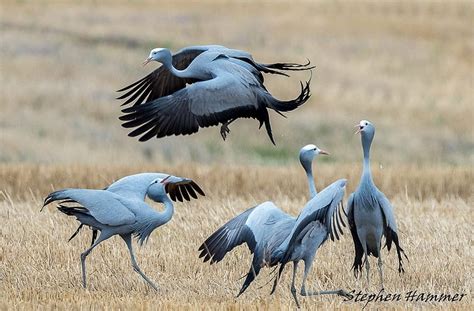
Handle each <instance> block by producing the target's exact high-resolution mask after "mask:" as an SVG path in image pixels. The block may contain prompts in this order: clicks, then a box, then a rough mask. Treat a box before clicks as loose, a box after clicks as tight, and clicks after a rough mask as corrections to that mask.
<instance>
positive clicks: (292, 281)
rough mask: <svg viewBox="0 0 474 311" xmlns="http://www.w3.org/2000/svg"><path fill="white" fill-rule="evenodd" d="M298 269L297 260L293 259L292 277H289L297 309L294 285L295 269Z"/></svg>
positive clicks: (297, 303)
mask: <svg viewBox="0 0 474 311" xmlns="http://www.w3.org/2000/svg"><path fill="white" fill-rule="evenodd" d="M297 269H298V261H293V278H292V279H291V294H292V295H293V298H294V299H295V302H296V306H297V307H298V309H299V308H300V303H299V302H298V298H297V297H296V287H295V278H296V270H297Z"/></svg>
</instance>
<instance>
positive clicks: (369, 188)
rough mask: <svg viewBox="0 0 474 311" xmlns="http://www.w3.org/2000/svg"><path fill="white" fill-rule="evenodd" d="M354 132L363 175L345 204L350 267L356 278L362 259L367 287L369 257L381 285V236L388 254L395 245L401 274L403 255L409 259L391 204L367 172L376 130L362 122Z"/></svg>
mask: <svg viewBox="0 0 474 311" xmlns="http://www.w3.org/2000/svg"><path fill="white" fill-rule="evenodd" d="M356 127H357V128H358V129H357V131H356V134H357V133H360V135H361V141H362V150H363V154H364V161H363V170H362V176H361V178H360V183H359V186H358V187H357V189H356V191H355V192H353V193H352V194H351V195H350V196H349V199H348V202H347V208H348V210H347V216H348V221H349V227H350V230H351V235H352V239H353V240H354V249H355V258H354V263H353V265H352V269H353V270H354V276H355V277H356V278H357V277H358V276H359V274H360V272H361V271H362V257H363V256H365V268H366V270H367V286H369V256H370V255H373V256H374V257H375V258H378V269H379V275H380V284H381V287H382V289H383V288H384V285H383V270H382V265H383V263H382V254H381V252H380V248H381V241H382V236H385V245H386V246H387V250H388V251H390V249H391V247H392V242H393V243H395V247H396V249H397V255H398V272H399V273H402V272H404V269H403V259H402V254H403V255H404V256H405V258H406V259H407V260H408V257H407V255H406V254H405V252H404V250H403V248H402V247H401V246H400V242H399V240H398V233H397V223H396V221H395V215H394V214H393V210H392V205H391V204H390V201H389V200H388V199H387V197H386V196H385V195H384V194H383V193H382V192H381V191H380V190H379V189H378V188H377V186H375V184H374V181H373V180H372V173H371V170H370V145H371V144H372V140H373V139H374V135H375V127H374V126H373V125H372V123H370V122H369V121H366V120H362V121H360V123H359V124H358V125H356Z"/></svg>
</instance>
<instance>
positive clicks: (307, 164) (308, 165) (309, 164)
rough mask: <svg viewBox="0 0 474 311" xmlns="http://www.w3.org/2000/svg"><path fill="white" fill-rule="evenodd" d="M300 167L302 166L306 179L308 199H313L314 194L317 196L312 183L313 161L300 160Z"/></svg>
mask: <svg viewBox="0 0 474 311" xmlns="http://www.w3.org/2000/svg"><path fill="white" fill-rule="evenodd" d="M300 163H301V166H303V169H304V171H305V172H306V178H307V179H308V187H309V196H310V198H314V197H315V196H316V194H318V192H317V190H316V185H315V183H314V177H313V159H311V160H310V159H308V158H306V159H303V158H300Z"/></svg>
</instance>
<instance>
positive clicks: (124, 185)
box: [105, 173, 205, 202]
mask: <svg viewBox="0 0 474 311" xmlns="http://www.w3.org/2000/svg"><path fill="white" fill-rule="evenodd" d="M167 177H168V181H169V183H168V184H167V185H166V187H165V190H166V192H167V193H168V194H169V195H170V198H171V199H172V200H173V201H176V200H178V201H180V202H183V198H184V199H185V200H186V201H190V200H191V197H192V198H194V199H197V194H200V195H202V196H204V195H205V194H204V191H202V189H201V188H200V187H199V185H198V184H196V182H194V181H193V180H192V179H188V178H182V177H176V176H171V175H169V174H164V173H140V174H134V175H130V176H125V177H123V178H121V179H119V180H117V181H116V182H114V183H112V184H111V185H110V186H108V187H107V188H105V190H107V191H110V192H113V193H115V194H117V195H119V196H122V197H125V198H134V199H137V200H142V201H143V200H145V196H146V193H147V190H148V187H149V186H150V184H151V182H152V181H154V180H155V179H164V178H167ZM196 193H197V194H196Z"/></svg>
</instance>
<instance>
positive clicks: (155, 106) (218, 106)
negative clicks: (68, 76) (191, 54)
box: [120, 61, 268, 141]
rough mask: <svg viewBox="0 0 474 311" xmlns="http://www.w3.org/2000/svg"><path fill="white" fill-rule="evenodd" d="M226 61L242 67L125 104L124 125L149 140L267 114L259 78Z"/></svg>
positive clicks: (141, 138) (141, 139)
mask: <svg viewBox="0 0 474 311" xmlns="http://www.w3.org/2000/svg"><path fill="white" fill-rule="evenodd" d="M221 64H222V63H221ZM223 64H226V66H231V67H233V68H234V69H235V70H239V74H229V73H223V74H221V75H219V76H216V77H215V78H214V79H211V80H206V81H200V82H196V83H193V84H191V85H189V86H188V87H186V88H184V89H182V90H179V91H177V92H176V93H173V94H172V95H168V96H165V97H161V98H158V99H156V100H154V101H152V102H148V103H146V104H144V105H139V106H134V107H129V108H126V109H124V110H122V112H124V113H125V114H124V115H122V116H121V117H120V120H122V121H124V123H123V124H122V126H123V127H126V128H134V127H136V129H135V130H133V131H132V132H130V133H129V136H132V137H135V136H139V135H141V137H140V139H139V140H140V141H146V140H149V139H150V138H152V137H155V136H156V137H158V138H160V137H164V136H171V135H187V134H192V133H196V132H197V131H198V130H199V128H203V127H209V126H215V125H218V124H219V123H224V122H226V121H228V120H231V119H236V118H242V117H247V118H249V117H253V118H257V117H259V115H258V114H259V113H262V112H263V113H266V116H267V118H268V113H267V111H266V108H265V107H263V109H261V108H260V109H261V110H262V112H260V111H259V105H258V104H259V99H258V96H257V93H256V91H255V90H254V89H253V86H254V85H252V82H254V83H255V86H258V85H259V82H258V80H256V78H255V77H254V76H253V75H252V74H251V73H250V72H249V71H247V70H245V69H244V68H243V67H241V66H239V65H236V64H233V63H231V62H228V61H226V62H225V63H223ZM239 68H240V69H239ZM240 74H242V75H240ZM248 81H251V82H248Z"/></svg>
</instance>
